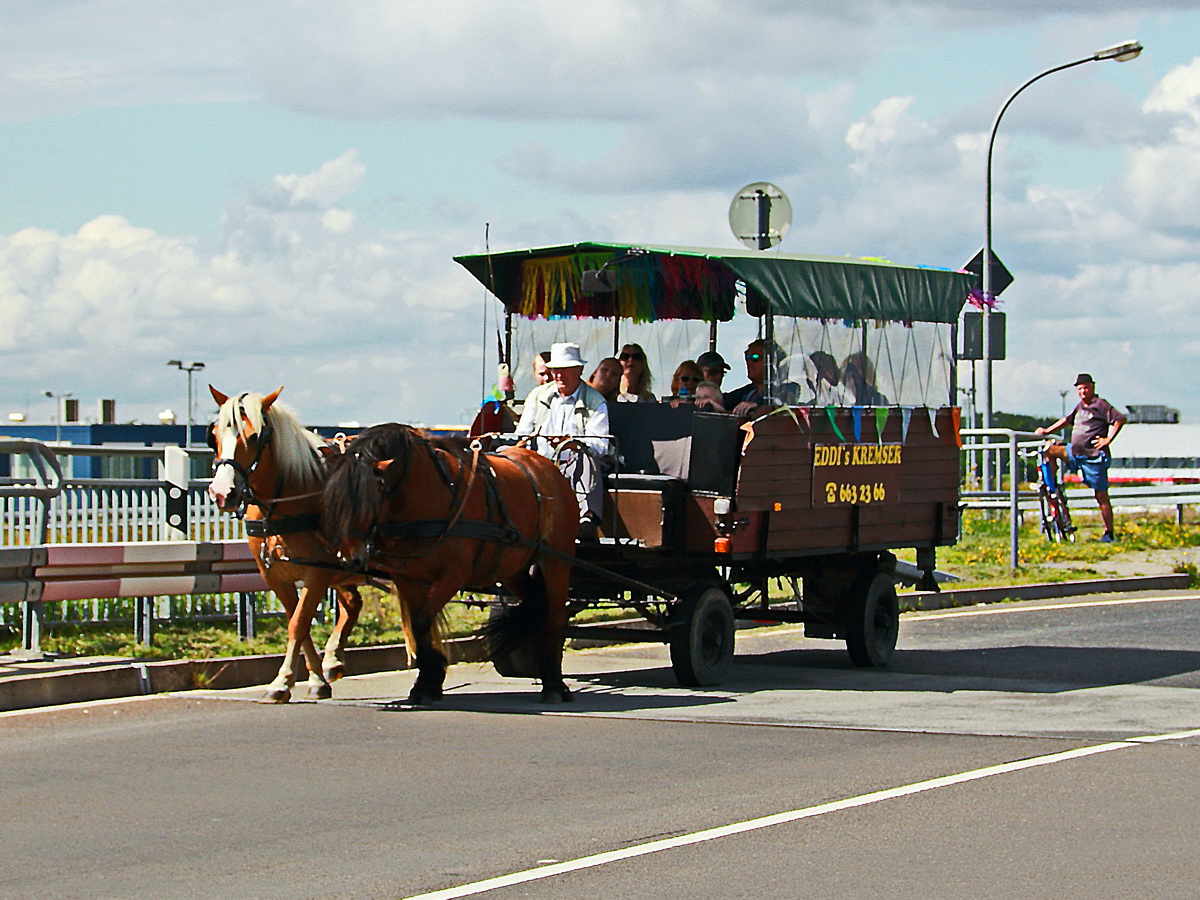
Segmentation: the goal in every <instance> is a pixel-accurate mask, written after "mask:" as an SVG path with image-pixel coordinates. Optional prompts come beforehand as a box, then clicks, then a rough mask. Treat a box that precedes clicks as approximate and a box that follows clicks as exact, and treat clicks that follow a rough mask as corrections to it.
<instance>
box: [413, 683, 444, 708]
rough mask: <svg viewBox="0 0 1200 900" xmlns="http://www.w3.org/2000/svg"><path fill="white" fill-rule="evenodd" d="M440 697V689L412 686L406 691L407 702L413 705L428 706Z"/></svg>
mask: <svg viewBox="0 0 1200 900" xmlns="http://www.w3.org/2000/svg"><path fill="white" fill-rule="evenodd" d="M441 699H442V689H441V688H437V689H433V688H423V687H414V688H413V689H412V690H411V691H409V692H408V702H409V703H411V704H413V705H414V706H428V705H429V704H431V703H434V702H436V701H438V700H441Z"/></svg>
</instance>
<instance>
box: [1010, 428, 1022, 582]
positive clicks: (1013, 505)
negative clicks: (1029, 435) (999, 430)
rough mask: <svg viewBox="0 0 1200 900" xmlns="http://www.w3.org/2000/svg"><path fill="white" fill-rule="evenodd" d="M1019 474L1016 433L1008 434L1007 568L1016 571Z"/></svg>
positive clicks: (1019, 515) (1019, 511)
mask: <svg viewBox="0 0 1200 900" xmlns="http://www.w3.org/2000/svg"><path fill="white" fill-rule="evenodd" d="M1020 482H1021V479H1020V473H1019V472H1018V471H1017V433H1016V432H1015V431H1010V432H1009V433H1008V567H1009V568H1010V569H1012V570H1014V571H1015V570H1016V568H1017V566H1018V565H1019V560H1018V559H1017V533H1018V528H1019V526H1020V518H1021V509H1020V505H1019V497H1018V496H1017V495H1018V492H1019V489H1020Z"/></svg>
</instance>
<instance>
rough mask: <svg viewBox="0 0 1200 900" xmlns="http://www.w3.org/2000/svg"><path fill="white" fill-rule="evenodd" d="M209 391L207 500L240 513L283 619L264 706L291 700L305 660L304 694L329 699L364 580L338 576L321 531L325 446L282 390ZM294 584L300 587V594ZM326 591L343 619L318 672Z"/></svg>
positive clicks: (359, 604) (340, 671) (339, 674)
mask: <svg viewBox="0 0 1200 900" xmlns="http://www.w3.org/2000/svg"><path fill="white" fill-rule="evenodd" d="M209 390H210V391H212V395H213V399H214V400H216V401H217V405H218V406H219V407H220V411H219V412H218V413H217V421H216V422H215V423H214V424H213V426H212V430H211V432H210V435H209V442H210V444H211V446H212V447H213V449H214V450H215V451H216V455H217V458H216V461H215V463H214V464H213V480H212V482H211V483H210V484H209V486H208V493H209V496H210V497H212V499H213V500H214V501H215V502H216V504H217V506H218V507H220V508H221V509H222V510H224V511H226V512H233V511H241V512H243V513H244V515H245V520H246V534H247V540H248V541H249V543H250V549H251V552H253V554H254V559H255V561H256V562H257V563H258V570H259V571H260V572H261V573H262V576H263V579H264V580H265V581H266V582H267V585H268V587H270V588H271V590H272V591H274V592H275V595H276V596H277V597H278V598H279V599H280V601H281V602H282V603H283V608H284V609H285V610H286V611H287V615H288V643H287V652H286V653H285V654H284V657H283V665H282V666H281V667H280V669H279V674H278V675H277V676H276V678H275V680H274V681H273V682H271V684H270V685H269V686H268V688H267V693H266V695H265V697H264V699H266V700H270V701H273V702H275V703H287V702H288V701H289V700H290V699H291V697H292V688H293V687H294V686H295V684H296V672H297V669H298V668H299V665H300V654H301V653H303V654H304V659H305V661H306V663H307V666H308V673H309V677H308V696H309V697H315V698H317V699H322V700H323V699H328V698H329V697H331V696H332V695H333V690H332V688H331V687H330V685H329V682H331V681H336V680H337V679H339V678H341V677H342V676H343V675H344V674H345V644H346V638H347V636H348V635H349V634H350V631H351V630H352V629H353V628H354V625H355V623H356V622H357V621H358V614H359V612H360V610H361V609H362V599H361V598H360V597H359V594H358V585H359V584H361V583H362V582H363V580H364V579H363V578H362V576H361V575H351V574H349V573H347V572H345V571H344V570H339V569H338V568H337V566H336V560H335V558H334V555H333V554H332V553H331V552H329V551H328V549H327V548H326V546H325V544H324V542H323V541H322V540H321V537H320V534H319V531H318V518H317V511H318V508H319V506H320V495H321V488H322V486H323V485H324V483H325V466H326V462H325V460H326V455H327V453H328V452H329V448H328V446H327V445H326V442H325V439H324V438H322V437H321V436H320V435H318V434H316V433H315V432H312V431H307V430H306V429H304V428H303V427H301V425H300V423H299V422H297V421H296V417H295V416H294V415H293V414H292V412H291V410H289V409H288V408H287V407H286V406H284V405H283V404H282V403H277V402H276V401H277V399H278V398H279V392H280V391H282V390H283V388H279V390H277V391H275V392H273V393H271V394H268V395H267V396H265V397H264V396H262V395H260V394H239V395H238V396H237V397H233V398H230V397H228V396H226V395H225V394H223V393H221V392H220V391H218V390H217V389H216V388H214V387H213V386H212V385H209ZM322 563H324V564H327V565H328V568H326V567H325V565H322ZM297 582H303V584H304V589H303V591H302V592H301V593H297V591H296V583H297ZM331 587H332V588H333V589H334V591H335V593H336V594H337V598H338V605H339V606H340V608H341V615H340V616H339V617H338V621H337V625H336V626H335V627H334V629H333V633H332V634H330V636H329V641H328V643H326V645H325V658H324V663H323V664H322V660H321V658H320V657H319V656H318V655H317V650H316V647H315V646H314V645H313V642H312V636H311V634H310V628H311V626H312V617H313V614H314V613H315V612H316V608H317V604H318V603H320V601H321V598H322V597H323V596H325V593H326V591H327V590H328V589H329V588H331Z"/></svg>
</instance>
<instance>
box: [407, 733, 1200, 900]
mask: <svg viewBox="0 0 1200 900" xmlns="http://www.w3.org/2000/svg"><path fill="white" fill-rule="evenodd" d="M1189 737H1200V729H1196V730H1194V731H1180V732H1174V733H1172V734H1156V735H1147V736H1144V737H1137V738H1130V739H1129V740H1125V741H1112V742H1110V743H1106V744H1095V745H1093V746H1090V747H1080V748H1078V749H1075V750H1066V751H1063V752H1061V753H1050V754H1047V755H1046V756H1034V757H1031V758H1030V759H1021V760H1017V761H1016V762H1010V763H1002V764H1000V765H996V766H986V767H984V768H982V769H971V770H970V771H967V772H959V773H957V774H955V775H944V776H942V777H940V778H930V779H928V780H926V781H917V782H914V783H912V784H906V785H901V786H900V787H894V788H887V789H885V790H882V791H872V792H871V793H869V794H860V795H858V796H857V797H847V798H846V799H844V800H834V801H832V802H830V803H821V804H819V805H817V806H808V807H805V808H804V809H794V810H790V811H788V812H781V813H775V814H773V815H769V816H762V817H760V818H757V819H747V820H746V821H743V822H734V823H732V824H730V825H720V826H718V827H716V828H706V829H704V830H703V831H696V832H692V833H691V834H682V835H679V836H677V837H673V838H664V839H662V840H657V841H650V842H648V843H645V844H639V845H637V846H634V847H625V848H622V849H620V850H609V851H607V852H605V853H595V854H592V855H591V856H582V857H580V858H578V859H572V860H567V861H565V862H560V863H553V864H550V865H540V866H535V867H533V868H532V869H526V870H524V871H522V872H512V873H510V874H508V875H500V876H497V877H495V878H486V879H484V880H482V881H475V882H471V883H470V884H464V885H460V886H458V887H452V888H444V889H442V890H437V891H429V892H427V893H424V894H413V895H412V896H410V897H405V898H403V900H456V898H459V897H472V896H475V895H477V894H483V893H486V892H488V891H493V890H497V889H498V888H504V887H511V886H513V885H517V884H525V883H527V882H530V881H538V880H540V879H543V878H552V877H554V876H555V875H564V874H566V873H567V872H577V871H579V870H581V869H591V868H596V867H597V866H603V865H607V864H608V863H612V862H620V861H621V860H625V859H633V858H635V857H639V856H648V855H650V854H651V853H659V852H661V851H663V850H673V849H675V848H676V847H687V846H690V845H692V844H701V843H704V842H706V841H713V840H717V839H719V838H724V837H729V836H731V835H735V834H744V833H746V832H749V831H758V830H760V829H763V828H770V827H772V826H774V825H783V824H786V823H788V822H797V821H800V820H801V819H810V818H813V817H814V816H822V815H825V814H826V813H831V812H840V811H841V810H844V809H854V808H855V807H859V806H869V805H870V804H873V803H881V802H883V801H885V800H895V799H896V798H898V797H910V796H912V795H913V794H920V793H924V792H926V791H932V790H937V789H938V788H944V787H951V786H953V785H956V784H965V783H967V782H970V781H978V780H980V779H982V778H990V777H992V776H993V775H1008V774H1010V773H1012V772H1020V771H1022V770H1024V769H1032V768H1036V767H1039V766H1048V765H1053V764H1054V763H1060V762H1066V761H1068V760H1073V759H1081V758H1083V757H1086V756H1095V755H1096V754H1098V753H1107V752H1109V751H1110V750H1127V749H1130V748H1133V747H1141V746H1145V745H1146V744H1150V743H1157V742H1159V741H1174V740H1182V739H1184V738H1189Z"/></svg>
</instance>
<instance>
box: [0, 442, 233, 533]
mask: <svg viewBox="0 0 1200 900" xmlns="http://www.w3.org/2000/svg"><path fill="white" fill-rule="evenodd" d="M0 454H10V455H11V456H12V457H14V458H15V459H20V458H27V459H28V463H27V464H26V465H22V466H18V467H16V468H18V469H19V470H20V471H19V472H18V474H15V475H10V476H8V477H5V478H0V544H3V545H4V546H6V547H18V546H35V545H39V544H59V543H96V542H122V541H124V542H130V541H154V540H194V541H219V540H237V539H240V538H244V536H245V532H244V530H243V527H242V523H241V521H240V520H238V519H236V518H234V517H233V516H231V515H229V514H228V513H222V512H221V511H220V510H218V509H217V508H216V506H215V505H214V504H213V503H212V501H210V500H209V499H208V496H207V494H206V493H205V491H206V489H207V487H208V479H206V478H204V479H193V478H190V477H189V475H190V473H189V469H190V467H191V466H192V460H193V459H203V460H207V459H209V458H210V457H211V456H212V451H211V450H210V449H208V448H207V447H189V448H186V449H184V448H181V447H176V446H161V447H121V446H113V445H102V446H97V447H90V446H81V445H48V444H45V443H42V442H40V441H33V440H15V439H4V440H0ZM78 457H108V458H109V460H110V461H109V465H108V467H109V468H126V469H131V468H133V467H135V466H136V465H137V463H138V461H139V460H152V461H154V462H156V463H157V464H158V479H157V480H156V479H153V478H130V477H123V478H114V477H105V478H89V477H74V476H72V475H70V474H67V475H64V474H63V470H64V468H65V469H67V471H68V473H69V472H70V471H71V469H72V468H73V467H74V466H73V460H74V459H75V458H78ZM22 461H24V460H23V459H22ZM64 461H65V462H66V463H67V465H65V466H64V465H63V462H64Z"/></svg>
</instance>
